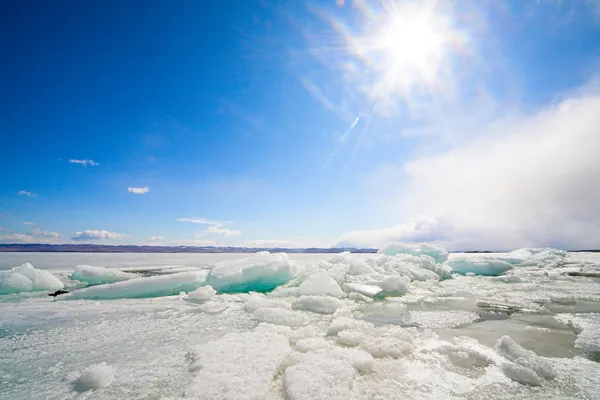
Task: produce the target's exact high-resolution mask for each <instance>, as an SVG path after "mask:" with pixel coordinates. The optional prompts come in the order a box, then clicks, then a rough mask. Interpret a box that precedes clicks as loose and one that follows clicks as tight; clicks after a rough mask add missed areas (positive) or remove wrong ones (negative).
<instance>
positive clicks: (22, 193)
mask: <svg viewBox="0 0 600 400" xmlns="http://www.w3.org/2000/svg"><path fill="white" fill-rule="evenodd" d="M18 195H19V196H27V197H37V193H33V192H28V191H27V190H21V191H20V192H19V193H18Z"/></svg>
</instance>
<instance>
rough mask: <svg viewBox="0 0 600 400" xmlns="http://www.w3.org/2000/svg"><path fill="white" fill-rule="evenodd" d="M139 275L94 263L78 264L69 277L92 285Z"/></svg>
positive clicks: (119, 280) (124, 279)
mask: <svg viewBox="0 0 600 400" xmlns="http://www.w3.org/2000/svg"><path fill="white" fill-rule="evenodd" d="M137 277H138V275H136V274H131V273H127V272H122V271H120V270H118V269H114V268H104V267H95V266H92V265H78V266H76V267H75V270H73V273H71V275H70V276H69V279H71V280H74V281H79V282H85V283H87V284H88V285H90V286H93V285H103V284H106V283H115V282H121V281H126V280H128V279H132V278H137Z"/></svg>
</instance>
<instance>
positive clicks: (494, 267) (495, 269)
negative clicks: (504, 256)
mask: <svg viewBox="0 0 600 400" xmlns="http://www.w3.org/2000/svg"><path fill="white" fill-rule="evenodd" d="M447 265H448V266H450V268H452V271H454V272H456V273H457V274H461V275H465V274H468V273H473V274H475V275H481V276H498V275H502V274H504V273H505V272H506V271H508V270H510V269H511V268H512V265H511V264H509V263H508V262H506V261H502V260H494V259H486V258H481V257H480V258H465V259H460V258H459V259H452V260H449V261H448V262H447Z"/></svg>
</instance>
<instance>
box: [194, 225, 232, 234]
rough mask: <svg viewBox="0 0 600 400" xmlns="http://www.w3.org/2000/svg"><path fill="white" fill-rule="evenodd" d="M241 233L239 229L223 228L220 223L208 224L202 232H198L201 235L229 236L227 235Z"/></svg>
mask: <svg viewBox="0 0 600 400" xmlns="http://www.w3.org/2000/svg"><path fill="white" fill-rule="evenodd" d="M242 233H243V232H242V231H241V230H239V229H229V228H223V227H222V226H221V225H210V226H209V227H207V228H206V229H205V230H203V231H202V232H199V233H198V234H199V235H201V236H210V235H214V236H223V237H229V236H239V235H241V234H242Z"/></svg>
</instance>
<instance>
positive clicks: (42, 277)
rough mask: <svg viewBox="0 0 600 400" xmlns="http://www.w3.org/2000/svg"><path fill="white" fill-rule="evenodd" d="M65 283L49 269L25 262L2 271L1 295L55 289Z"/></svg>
mask: <svg viewBox="0 0 600 400" xmlns="http://www.w3.org/2000/svg"><path fill="white" fill-rule="evenodd" d="M64 287H65V285H64V284H63V283H62V282H61V281H60V279H58V278H57V277H55V276H54V275H52V273H50V272H48V271H43V270H41V269H37V268H34V267H33V266H32V265H31V264H29V263H25V264H23V265H21V266H18V267H15V268H12V269H9V270H7V271H0V295H2V294H12V293H19V292H40V291H55V290H60V289H63V288H64Z"/></svg>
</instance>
